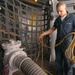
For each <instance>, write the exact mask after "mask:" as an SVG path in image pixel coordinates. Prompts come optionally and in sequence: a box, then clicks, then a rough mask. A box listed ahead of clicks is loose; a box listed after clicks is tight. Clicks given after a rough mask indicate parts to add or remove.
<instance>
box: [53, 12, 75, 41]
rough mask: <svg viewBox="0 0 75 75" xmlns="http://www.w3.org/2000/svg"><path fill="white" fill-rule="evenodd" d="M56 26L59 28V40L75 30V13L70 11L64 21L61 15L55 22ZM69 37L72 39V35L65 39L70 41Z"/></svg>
mask: <svg viewBox="0 0 75 75" xmlns="http://www.w3.org/2000/svg"><path fill="white" fill-rule="evenodd" d="M54 27H55V28H57V41H58V42H59V41H60V40H62V39H63V38H64V37H65V36H66V35H67V34H69V33H71V32H74V31H75V15H74V14H70V13H68V15H67V16H66V17H65V18H64V20H63V21H62V20H61V17H60V16H59V17H58V18H56V20H55V22H54ZM69 39H72V36H69V37H67V38H66V40H65V41H67V42H68V40H69Z"/></svg>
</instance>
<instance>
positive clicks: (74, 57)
mask: <svg viewBox="0 0 75 75" xmlns="http://www.w3.org/2000/svg"><path fill="white" fill-rule="evenodd" d="M71 34H74V37H73V39H72V41H71V43H70V45H69V46H68V48H67V49H66V51H65V56H66V57H67V58H68V59H69V60H70V61H72V62H73V63H75V55H74V49H75V32H71V33H69V34H67V35H66V36H65V37H64V38H63V39H62V40H61V41H60V42H59V43H58V44H56V45H55V46H47V45H45V44H44V43H43V39H42V41H41V40H40V39H39V40H40V43H41V44H42V61H41V67H42V68H43V50H44V49H43V46H45V47H47V48H53V47H56V46H58V45H60V44H61V43H62V42H63V41H64V40H65V38H67V37H68V36H69V35H71ZM69 50H71V51H69ZM69 53H71V56H70V54H69ZM44 71H45V72H47V73H48V74H50V75H53V74H52V73H50V72H49V71H47V70H46V69H44Z"/></svg>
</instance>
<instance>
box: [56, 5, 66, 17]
mask: <svg viewBox="0 0 75 75" xmlns="http://www.w3.org/2000/svg"><path fill="white" fill-rule="evenodd" d="M56 10H57V13H58V15H59V16H61V17H63V16H65V15H66V7H65V6H63V5H61V6H60V7H58V8H57V9H56Z"/></svg>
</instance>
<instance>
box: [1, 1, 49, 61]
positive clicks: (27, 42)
mask: <svg viewBox="0 0 75 75" xmlns="http://www.w3.org/2000/svg"><path fill="white" fill-rule="evenodd" d="M0 7H1V9H0V40H9V39H14V40H21V41H22V44H23V46H24V47H25V52H26V53H27V54H28V56H29V57H31V58H32V59H33V60H35V59H36V57H37V53H38V49H39V45H38V43H39V40H38V39H37V37H38V36H39V35H40V33H42V31H45V30H46V29H48V25H47V20H48V16H47V12H46V11H45V10H44V9H42V8H36V7H33V6H30V5H28V4H25V3H23V2H21V1H19V0H4V2H3V3H1V4H0Z"/></svg>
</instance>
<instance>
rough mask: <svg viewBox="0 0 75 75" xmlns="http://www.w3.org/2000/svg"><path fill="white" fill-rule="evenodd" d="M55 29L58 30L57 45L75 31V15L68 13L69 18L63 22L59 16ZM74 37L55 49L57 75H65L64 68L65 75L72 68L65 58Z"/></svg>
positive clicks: (71, 36) (69, 37)
mask: <svg viewBox="0 0 75 75" xmlns="http://www.w3.org/2000/svg"><path fill="white" fill-rule="evenodd" d="M54 27H55V28H57V39H56V44H57V43H59V42H60V41H61V40H62V39H63V38H64V37H65V36H66V35H67V34H69V33H71V32H74V31H75V15H74V14H70V13H68V14H67V16H66V17H65V18H64V19H63V21H62V20H61V17H60V16H59V17H58V18H57V19H56V20H55V22H54ZM72 38H73V35H70V36H68V37H67V38H66V39H65V40H64V41H63V43H61V44H60V45H59V46H57V47H55V52H56V75H63V68H64V71H65V75H67V72H68V70H69V68H70V63H68V61H67V58H66V56H65V51H66V48H67V47H68V46H69V44H70V42H71V40H72Z"/></svg>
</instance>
